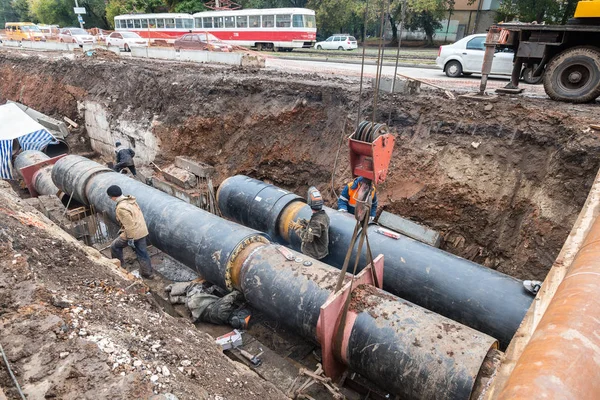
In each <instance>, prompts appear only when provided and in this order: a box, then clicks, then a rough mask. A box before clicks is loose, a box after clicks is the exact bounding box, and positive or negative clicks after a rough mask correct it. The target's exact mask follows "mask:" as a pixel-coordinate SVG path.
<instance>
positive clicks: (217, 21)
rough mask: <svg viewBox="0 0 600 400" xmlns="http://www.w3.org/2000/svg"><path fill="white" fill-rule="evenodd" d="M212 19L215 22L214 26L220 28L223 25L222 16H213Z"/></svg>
mask: <svg viewBox="0 0 600 400" xmlns="http://www.w3.org/2000/svg"><path fill="white" fill-rule="evenodd" d="M213 21H214V23H215V28H222V27H223V17H214V18H213Z"/></svg>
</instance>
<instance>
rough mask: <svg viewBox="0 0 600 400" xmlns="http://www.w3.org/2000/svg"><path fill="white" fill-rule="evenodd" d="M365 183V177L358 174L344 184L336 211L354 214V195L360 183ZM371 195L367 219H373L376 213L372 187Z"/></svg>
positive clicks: (375, 201) (375, 195)
mask: <svg viewBox="0 0 600 400" xmlns="http://www.w3.org/2000/svg"><path fill="white" fill-rule="evenodd" d="M366 184H367V181H366V180H365V178H363V177H362V176H359V177H357V178H355V179H354V180H353V181H352V182H350V183H348V184H347V185H346V186H344V189H343V190H342V193H341V194H340V197H339V198H338V211H341V212H349V213H350V214H354V211H355V209H356V196H357V195H358V192H359V189H360V187H361V185H366ZM371 197H372V200H373V201H372V203H371V212H370V214H369V221H373V220H374V219H375V215H376V214H377V193H375V188H374V187H373V188H372V189H371Z"/></svg>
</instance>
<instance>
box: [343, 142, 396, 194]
mask: <svg viewBox="0 0 600 400" xmlns="http://www.w3.org/2000/svg"><path fill="white" fill-rule="evenodd" d="M352 136H354V134H352ZM352 136H350V138H349V139H348V146H349V147H350V167H351V168H352V173H353V174H354V176H362V177H363V178H367V179H369V180H371V181H373V183H374V184H376V185H377V184H378V183H381V182H383V181H385V178H386V176H387V173H388V169H389V165H390V160H391V158H392V152H393V151H394V143H395V141H396V138H394V136H393V135H392V134H390V133H386V134H383V135H381V136H379V137H377V139H375V140H374V141H373V142H372V143H368V142H362V141H359V140H354V139H352Z"/></svg>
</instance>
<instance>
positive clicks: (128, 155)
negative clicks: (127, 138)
mask: <svg viewBox="0 0 600 400" xmlns="http://www.w3.org/2000/svg"><path fill="white" fill-rule="evenodd" d="M115 146H116V147H117V149H116V150H115V153H116V156H117V163H116V164H115V171H117V172H121V170H122V169H124V168H128V169H129V170H130V171H131V173H132V174H133V176H136V172H135V164H134V163H133V157H135V151H133V150H132V149H131V148H129V147H125V146H123V145H122V144H121V142H117V143H115Z"/></svg>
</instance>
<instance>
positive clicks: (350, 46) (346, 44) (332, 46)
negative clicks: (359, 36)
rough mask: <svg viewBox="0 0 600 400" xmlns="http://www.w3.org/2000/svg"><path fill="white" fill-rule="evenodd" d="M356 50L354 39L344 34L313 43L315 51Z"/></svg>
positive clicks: (356, 44)
mask: <svg viewBox="0 0 600 400" xmlns="http://www.w3.org/2000/svg"><path fill="white" fill-rule="evenodd" d="M357 48H358V43H357V42H356V38H355V37H354V36H350V35H345V34H338V35H333V36H329V37H328V38H327V39H326V40H324V41H322V42H317V43H315V49H317V50H354V49H357Z"/></svg>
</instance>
